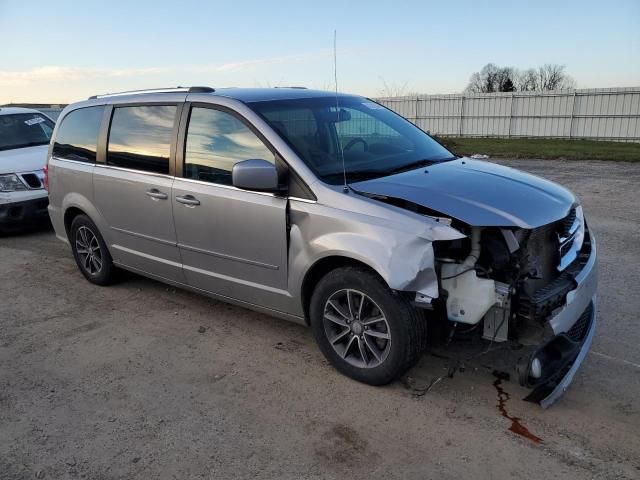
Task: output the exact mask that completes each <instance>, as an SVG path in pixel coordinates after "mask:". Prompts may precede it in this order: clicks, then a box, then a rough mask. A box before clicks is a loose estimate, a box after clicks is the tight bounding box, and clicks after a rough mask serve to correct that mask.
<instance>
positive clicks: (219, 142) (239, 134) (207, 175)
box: [184, 107, 275, 185]
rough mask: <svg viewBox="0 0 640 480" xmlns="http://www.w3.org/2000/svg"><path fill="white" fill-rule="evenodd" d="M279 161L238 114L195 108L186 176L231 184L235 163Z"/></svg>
mask: <svg viewBox="0 0 640 480" xmlns="http://www.w3.org/2000/svg"><path fill="white" fill-rule="evenodd" d="M251 159H262V160H267V161H269V162H272V163H275V157H274V155H273V153H272V152H271V150H269V149H268V148H267V146H266V145H265V144H264V143H263V142H262V140H260V138H258V136H257V135H256V134H255V133H253V132H252V131H251V129H249V127H247V126H246V125H245V124H244V123H243V122H242V121H241V120H240V119H238V118H237V117H235V116H234V115H232V114H230V113H227V112H223V111H221V110H214V109H212V108H199V107H194V108H193V109H192V110H191V115H190V117H189V126H188V129H187V141H186V146H185V152H184V177H185V178H191V179H194V180H202V181H205V182H212V183H219V184H222V185H231V184H232V182H231V171H232V169H233V166H234V165H235V164H236V163H237V162H240V161H242V160H251Z"/></svg>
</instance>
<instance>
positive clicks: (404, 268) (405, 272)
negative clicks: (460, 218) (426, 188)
mask: <svg viewBox="0 0 640 480" xmlns="http://www.w3.org/2000/svg"><path fill="white" fill-rule="evenodd" d="M354 197H355V196H353V197H352V200H355V198H354ZM358 199H359V200H360V201H363V202H366V203H369V202H372V200H369V199H365V198H364V197H359V196H358ZM368 206H369V207H372V206H371V205H368ZM336 210H337V209H335V208H332V207H328V206H326V205H322V204H317V203H306V202H295V201H291V204H290V209H289V219H290V231H289V291H290V293H291V295H292V297H294V298H301V295H300V294H301V289H302V284H303V281H304V278H305V276H306V274H307V273H308V272H309V271H310V270H311V269H312V268H313V266H314V265H315V264H316V263H317V262H318V261H320V260H322V259H324V258H327V257H334V256H336V257H345V258H350V259H353V260H357V261H359V262H362V263H364V264H365V265H368V266H369V267H371V268H372V269H373V270H375V271H376V272H377V273H378V274H379V275H380V276H381V277H382V278H383V279H384V281H385V282H386V283H387V284H388V285H389V287H390V288H392V289H394V290H400V291H410V292H416V293H419V294H420V295H422V296H426V297H428V299H429V300H430V299H433V298H437V297H438V278H437V275H436V271H435V261H434V252H433V245H432V244H433V242H434V241H436V240H454V239H457V238H463V237H464V234H462V233H461V232H459V231H457V230H455V229H454V228H452V227H450V226H448V225H445V224H442V223H438V222H437V221H435V220H434V219H431V218H429V217H425V216H422V215H419V214H414V213H411V212H407V211H405V210H401V211H400V212H396V210H397V207H393V206H388V205H384V204H379V203H378V202H376V204H374V205H373V207H372V208H370V210H371V211H370V212H367V213H361V212H358V211H355V212H354V211H345V210H339V211H336ZM376 210H384V212H382V211H381V212H379V215H378V214H377V213H378V212H376ZM302 310H303V309H302V305H300V313H301V312H302Z"/></svg>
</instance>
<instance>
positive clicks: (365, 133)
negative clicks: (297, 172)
mask: <svg viewBox="0 0 640 480" xmlns="http://www.w3.org/2000/svg"><path fill="white" fill-rule="evenodd" d="M338 102H339V107H340V108H339V111H338V108H337V107H336V99H335V97H323V98H302V99H294V100H271V101H265V102H253V103H250V104H249V106H250V107H251V108H252V109H253V110H254V111H255V112H257V113H258V114H259V115H261V116H262V118H264V119H265V120H266V121H267V123H269V125H270V126H271V127H272V128H273V129H274V130H275V131H276V132H278V134H279V135H280V136H281V137H282V138H283V139H284V140H285V141H286V142H287V143H288V144H289V146H290V147H291V148H293V150H294V151H295V152H296V153H297V154H298V156H300V158H301V159H302V160H303V161H304V162H305V163H306V164H307V165H308V166H309V168H310V169H311V170H312V171H313V172H314V173H315V174H316V175H317V176H318V177H319V178H320V179H321V180H323V181H324V182H326V183H329V184H333V185H339V184H342V183H343V182H344V179H343V170H342V155H344V165H345V170H346V173H347V181H348V182H354V181H359V180H366V179H369V178H376V177H382V176H386V175H390V174H393V173H398V172H401V171H404V170H410V169H413V168H418V167H421V166H424V165H428V164H430V163H434V162H440V161H444V160H450V159H453V158H455V156H454V155H453V154H452V153H451V152H449V151H448V150H447V149H445V148H444V147H443V146H442V145H440V144H439V143H438V142H436V141H435V140H433V139H432V138H431V137H430V136H429V135H427V134H426V133H425V132H423V131H422V130H420V129H419V128H417V127H416V126H415V125H413V124H412V123H410V122H408V121H407V120H405V119H404V118H402V117H401V116H399V115H397V114H395V113H393V112H392V111H390V110H388V109H386V108H385V107H383V106H381V105H378V104H377V103H374V102H372V101H370V100H367V99H365V98H361V97H349V96H340V97H339V100H338ZM340 147H342V148H340Z"/></svg>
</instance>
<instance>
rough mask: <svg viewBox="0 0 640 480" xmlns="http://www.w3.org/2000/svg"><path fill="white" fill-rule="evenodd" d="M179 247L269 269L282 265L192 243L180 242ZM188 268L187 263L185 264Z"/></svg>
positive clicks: (276, 268)
mask: <svg viewBox="0 0 640 480" xmlns="http://www.w3.org/2000/svg"><path fill="white" fill-rule="evenodd" d="M178 247H179V248H182V249H184V250H189V251H191V252H196V253H203V254H205V255H211V256H212V257H218V258H224V259H225V260H233V261H234V262H240V263H246V264H248V265H254V266H256V267H262V268H268V269H269V270H279V269H280V267H278V266H277V265H270V264H268V263H262V262H258V261H256V260H249V259H246V258H240V257H234V256H232V255H227V254H225V253H219V252H214V251H211V250H205V249H203V248H197V247H192V246H190V245H185V244H183V243H178ZM185 268H186V265H185Z"/></svg>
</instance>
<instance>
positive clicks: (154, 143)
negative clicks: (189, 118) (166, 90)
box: [107, 105, 177, 174]
mask: <svg viewBox="0 0 640 480" xmlns="http://www.w3.org/2000/svg"><path fill="white" fill-rule="evenodd" d="M176 110H177V107H176V106H175V105H149V106H139V107H116V108H114V110H113V116H112V118H111V129H110V131H109V143H108V147H107V165H113V166H116V167H123V168H131V169H134V170H142V171H145V172H153V173H163V174H168V173H169V156H170V151H171V139H172V137H173V135H172V134H173V123H174V120H175V116H176Z"/></svg>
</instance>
